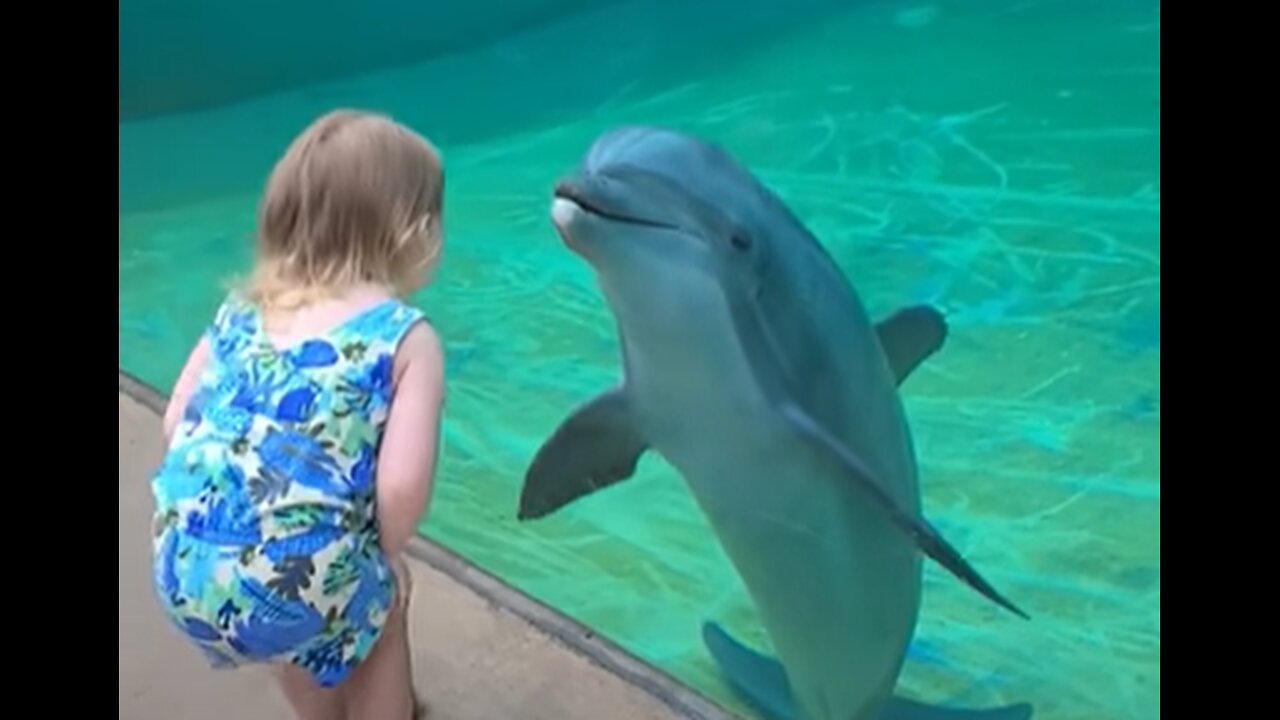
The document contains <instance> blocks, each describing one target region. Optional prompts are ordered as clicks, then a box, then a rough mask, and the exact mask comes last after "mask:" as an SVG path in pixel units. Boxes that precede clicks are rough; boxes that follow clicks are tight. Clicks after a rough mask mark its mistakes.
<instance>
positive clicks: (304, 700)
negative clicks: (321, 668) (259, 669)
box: [275, 664, 346, 720]
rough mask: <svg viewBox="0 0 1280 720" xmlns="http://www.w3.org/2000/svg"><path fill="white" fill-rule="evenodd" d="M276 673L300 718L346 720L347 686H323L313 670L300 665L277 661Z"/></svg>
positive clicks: (306, 719)
mask: <svg viewBox="0 0 1280 720" xmlns="http://www.w3.org/2000/svg"><path fill="white" fill-rule="evenodd" d="M275 675H276V680H277V681H278V682H279V683H280V690H281V691H282V692H284V696H285V699H287V700H288V701H289V705H290V707H292V708H293V714H294V715H296V716H297V717H298V720H343V719H344V718H345V717H346V714H345V711H346V705H345V695H346V688H345V687H342V686H340V687H336V688H324V687H320V686H319V685H317V684H316V681H315V679H314V678H312V677H311V674H310V673H308V672H307V671H306V670H303V669H302V668H300V667H298V666H296V665H289V664H284V665H277V666H276V667H275Z"/></svg>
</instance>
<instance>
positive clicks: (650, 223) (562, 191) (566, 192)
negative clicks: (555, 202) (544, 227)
mask: <svg viewBox="0 0 1280 720" xmlns="http://www.w3.org/2000/svg"><path fill="white" fill-rule="evenodd" d="M552 194H553V196H554V197H557V198H561V199H564V200H568V201H569V202H572V203H573V204H575V205H577V206H578V207H579V208H581V209H582V211H583V212H587V213H590V214H592V215H595V216H597V217H601V218H604V219H606V220H612V221H614V222H620V223H627V224H629V225H644V226H647V227H654V228H662V229H665V230H675V229H677V228H676V226H675V225H672V224H671V223H664V222H658V221H656V220H648V219H645V218H642V217H638V216H635V215H628V214H626V213H623V212H620V211H618V210H615V209H613V208H610V207H607V206H605V205H604V204H603V203H602V201H601V200H600V198H599V197H598V196H597V197H593V196H592V195H591V194H590V193H588V192H585V191H584V190H583V189H582V186H581V185H579V184H577V183H574V182H572V181H569V180H561V181H559V182H557V183H556V185H555V189H554V190H553V192H552Z"/></svg>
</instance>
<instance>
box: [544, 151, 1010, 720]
mask: <svg viewBox="0 0 1280 720" xmlns="http://www.w3.org/2000/svg"><path fill="white" fill-rule="evenodd" d="M551 216H552V221H553V223H554V224H555V226H556V228H557V229H558V231H559V233H560V235H561V237H562V238H563V240H564V242H565V243H566V245H568V246H569V248H570V249H571V250H573V251H574V252H575V253H577V254H578V255H579V256H581V257H582V258H583V259H584V260H585V261H586V262H587V263H589V264H590V266H591V267H592V268H593V270H594V271H595V274H596V277H597V281H598V283H599V286H600V288H601V291H602V292H603V294H604V297H605V300H606V302H607V304H608V306H609V308H610V309H611V310H612V312H613V315H614V318H615V321H616V324H617V330H618V338H619V343H620V346H621V347H620V349H621V355H622V365H623V377H622V380H621V382H620V383H619V384H618V385H616V386H614V387H613V388H610V389H607V390H606V391H604V392H602V393H601V394H600V395H597V396H596V397H595V398H593V399H591V400H589V401H588V402H586V403H585V404H583V405H582V406H581V407H579V408H578V409H577V410H575V411H574V412H573V413H572V414H570V415H569V417H568V418H566V419H565V420H564V421H563V423H562V424H561V425H560V426H559V427H558V428H557V429H556V430H555V432H554V433H553V434H552V435H551V436H550V437H549V438H548V439H547V441H546V442H545V443H544V444H543V446H542V447H541V448H540V449H539V450H538V452H537V454H536V455H535V457H534V459H533V461H532V463H531V465H530V467H529V470H528V473H527V476H526V478H525V485H524V488H523V490H522V493H521V498H520V509H519V517H520V518H521V519H525V520H527V519H531V518H537V517H542V516H545V515H548V514H550V513H552V512H554V511H556V510H557V509H559V508H561V507H563V506H565V505H566V504H568V503H570V502H573V501H574V500H576V499H578V498H581V497H583V496H584V495H587V494H589V493H591V492H593V491H595V490H597V489H599V488H602V487H606V486H609V485H612V484H614V483H617V482H620V481H622V480H624V479H626V478H629V477H630V476H631V475H632V474H633V473H634V472H635V468H636V465H637V462H638V461H639V459H640V456H641V455H642V454H643V453H644V452H645V451H646V450H650V449H652V450H654V451H655V452H657V453H658V454H659V455H661V456H662V457H663V458H664V459H666V460H667V461H668V462H669V463H670V464H671V465H672V466H673V467H674V468H675V469H676V470H678V471H679V472H680V474H681V475H682V476H683V477H684V479H685V482H686V484H687V486H688V488H689V490H690V492H691V493H692V494H693V496H694V498H695V499H696V501H697V503H698V506H699V507H700V508H701V510H702V512H703V513H704V514H705V515H706V517H707V519H708V521H709V522H710V525H711V528H712V529H713V530H714V531H715V533H716V535H717V537H718V538H719V540H720V542H721V544H722V545H723V547H724V549H725V551H726V553H727V554H728V556H729V558H730V559H731V561H732V563H733V565H734V567H735V569H736V570H737V572H738V573H739V575H740V576H741V577H742V579H743V582H744V584H745V585H746V587H747V590H748V592H749V593H750V596H751V598H752V601H753V602H754V604H755V606H756V609H757V610H758V612H759V615H760V618H761V620H762V622H763V625H764V627H765V629H766V630H767V631H768V633H769V638H770V640H771V641H772V644H773V646H774V648H775V650H776V652H777V655H778V659H777V660H774V659H772V658H768V657H765V656H763V655H760V654H759V653H756V652H754V651H752V650H749V649H747V648H746V647H743V646H742V645H740V644H739V643H737V642H736V641H735V640H733V639H732V638H731V637H729V635H728V634H727V633H725V632H724V630H722V629H721V628H720V627H719V626H717V625H715V624H713V623H708V624H706V625H705V626H704V628H703V640H704V642H705V644H706V645H707V648H708V650H709V651H710V652H711V655H712V657H713V658H714V659H715V660H716V662H717V664H718V665H719V667H720V669H721V671H722V672H723V673H724V674H725V676H726V677H727V679H728V681H729V682H730V684H731V685H732V686H733V687H734V688H735V690H736V691H737V692H738V693H739V694H740V695H741V696H742V697H743V698H744V699H745V700H746V701H747V702H749V703H751V704H752V705H753V706H755V707H756V708H757V709H758V710H759V711H761V712H762V713H764V714H765V715H766V716H768V717H771V718H776V719H777V720H943V719H950V720H1014V719H1022V718H1028V717H1030V716H1031V708H1030V706H1029V705H1026V704H1018V705H1011V706H1007V707H1000V708H993V709H985V710H962V709H949V708H942V707H935V706H930V705H925V704H922V703H918V702H913V701H910V700H906V699H903V698H900V697H894V696H893V689H894V686H895V684H896V682H897V677H898V674H899V672H900V671H901V668H902V664H903V661H904V658H905V655H906V650H907V646H908V644H909V642H910V639H911V636H912V633H913V631H914V628H915V624H916V618H917V613H918V611H919V606H920V592H921V575H922V562H923V561H922V554H921V552H920V551H923V554H925V555H928V556H929V557H931V558H933V559H935V560H936V561H937V562H939V563H941V564H942V565H943V566H944V567H945V568H946V569H947V570H949V571H950V572H951V573H953V574H955V575H956V576H957V577H959V578H961V579H962V580H963V581H964V582H966V583H968V584H969V585H970V586H972V587H974V588H975V589H977V590H978V591H979V592H981V593H982V594H983V595H984V596H986V597H987V598H989V599H991V600H993V601H994V602H996V603H999V604H1000V605H1001V606H1003V607H1005V608H1007V609H1009V610H1011V611H1012V612H1014V613H1017V614H1019V615H1021V616H1023V617H1026V616H1025V615H1024V614H1023V613H1022V611H1021V610H1019V609H1018V608H1016V607H1015V606H1014V605H1013V604H1012V603H1010V602H1009V601H1008V600H1006V599H1005V598H1004V597H1002V596H1001V595H1000V594H999V593H998V592H997V591H996V590H995V589H994V588H993V587H992V586H991V585H990V584H989V583H987V582H986V581H985V580H984V579H983V578H982V577H981V576H980V575H979V574H978V572H977V571H976V570H974V569H973V568H972V567H971V566H970V565H969V563H968V562H966V561H965V560H964V558H962V557H961V556H960V554H959V552H957V551H956V550H955V549H954V548H953V547H952V546H951V545H950V544H949V543H948V542H947V541H946V540H945V539H944V538H943V537H942V536H941V535H940V534H939V533H938V532H937V531H936V530H935V529H933V527H931V526H930V524H929V523H928V522H927V521H926V520H925V519H924V518H923V517H922V514H921V501H920V490H919V478H918V470H917V467H916V460H915V451H914V447H913V445H912V439H911V432H910V429H909V427H908V424H907V420H906V417H905V413H904V410H903V406H902V403H901V400H900V398H899V395H898V384H899V383H900V382H901V381H902V380H903V379H904V378H905V377H907V375H908V374H909V373H910V372H911V371H912V370H913V369H914V368H915V367H916V366H917V365H918V364H919V363H920V362H921V361H923V360H924V359H925V358H926V357H927V356H929V355H931V354H932V353H933V352H935V351H936V350H937V349H938V348H939V347H940V346H941V344H942V342H943V339H944V337H945V335H946V323H945V321H944V319H943V317H942V315H941V314H940V313H939V312H938V311H936V310H934V309H932V308H928V307H923V306H916V307H910V308H906V309H903V310H900V311H899V312H897V313H896V314H894V315H892V316H890V317H889V318H888V319H886V320H884V321H882V322H880V323H873V322H872V321H871V319H870V318H869V317H868V314H867V311H866V310H865V308H864V307H863V304H862V301H861V300H860V299H859V298H858V295H857V294H856V292H855V291H854V289H853V288H852V286H851V285H850V284H849V282H848V281H847V280H846V278H845V277H844V274H843V273H842V272H841V271H840V269H839V267H838V266H837V265H836V264H835V263H834V262H833V260H832V259H831V257H830V256H829V255H828V254H827V253H826V251H825V250H824V249H823V247H822V245H821V244H820V243H819V242H818V240H817V239H816V238H815V237H814V236H813V235H812V234H811V233H810V232H809V231H808V230H807V229H806V228H805V227H804V225H803V224H802V223H801V222H800V221H799V220H798V219H797V218H796V217H795V216H794V215H793V214H792V213H791V212H790V210H789V209H788V208H787V207H786V206H785V205H784V204H783V203H782V201H781V200H780V199H779V198H778V197H777V196H776V195H775V194H774V193H773V192H771V191H770V190H769V189H768V188H766V187H765V186H764V185H763V184H762V183H760V182H759V181H758V180H757V179H756V178H755V177H754V176H753V175H752V174H751V173H749V172H748V171H747V170H746V169H744V168H742V167H741V166H740V165H739V164H738V163H737V162H736V161H735V160H734V159H733V158H732V157H731V156H730V155H729V154H728V153H727V152H725V151H724V150H723V149H721V148H719V147H718V146H715V145H712V144H710V143H707V142H703V141H701V140H699V139H697V138H694V137H690V136H688V135H684V134H681V133H678V132H675V131H672V130H667V129H662V128H652V127H622V128H617V129H614V130H611V131H609V132H606V133H605V134H603V135H602V136H600V137H599V138H597V140H596V141H595V143H594V144H593V145H592V146H591V148H590V149H589V151H588V152H587V154H586V157H585V158H584V159H583V160H582V163H581V165H580V167H579V168H578V170H577V172H576V173H575V174H574V175H573V176H572V177H569V178H567V179H564V180H562V181H560V182H559V183H557V185H556V188H555V196H554V199H553V201H552V208H551Z"/></svg>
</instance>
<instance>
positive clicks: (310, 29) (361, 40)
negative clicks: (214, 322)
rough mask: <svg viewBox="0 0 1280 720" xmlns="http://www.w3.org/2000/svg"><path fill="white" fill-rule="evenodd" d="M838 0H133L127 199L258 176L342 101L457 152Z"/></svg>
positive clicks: (124, 175) (124, 36)
mask: <svg viewBox="0 0 1280 720" xmlns="http://www.w3.org/2000/svg"><path fill="white" fill-rule="evenodd" d="M844 6H847V3H844V2H840V0H787V1H785V2H784V1H783V0H758V1H756V2H750V3H741V2H738V1H737V0H701V1H700V2H697V3H688V2H683V1H682V0H630V1H621V0H618V1H614V0H597V1H595V2H584V1H583V0H473V1H472V2H467V3H412V2H408V1H407V0H397V1H396V2H390V3H379V4H373V5H365V4H338V3H329V2H321V3H319V4H310V3H309V4H307V5H305V6H304V5H303V4H302V3H299V2H295V1H294V0H287V1H280V2H276V3H274V4H272V5H271V6H269V7H266V8H264V7H263V6H261V5H253V4H250V3H248V2H245V0H234V1H232V2H229V3H210V2H197V1H195V0H192V1H190V2H184V3H182V4H181V5H175V6H171V5H170V4H161V3H157V2H156V0H125V1H124V2H122V4H121V6H120V115H121V122H120V196H119V198H120V212H137V211H145V210H153V209H158V208H163V207H173V206H177V205H183V204H186V203H190V202H192V201H193V200H205V199H208V198H211V197H219V196H226V195H232V194H243V193H245V192H252V191H254V190H256V185H257V184H258V183H259V182H260V181H261V179H262V177H263V176H264V175H265V173H266V171H267V170H268V168H269V167H270V163H271V162H272V160H273V159H274V157H275V155H276V153H278V152H279V151H280V148H282V147H283V146H284V144H285V143H286V142H288V139H289V137H290V136H292V135H293V134H295V133H296V132H297V131H298V130H299V129H300V128H301V127H302V126H304V125H305V124H306V123H307V122H309V121H310V120H311V119H312V118H313V117H314V116H316V115H318V114H320V113H322V112H325V111H326V110H329V109H331V108H332V107H334V106H335V105H339V104H342V105H363V106H366V107H371V108H374V109H377V110H380V111H383V112H388V113H391V114H393V115H395V116H397V117H400V118H404V119H406V120H408V121H410V122H411V123H413V124H414V125H415V127H417V128H419V129H420V130H421V131H422V132H425V133H427V134H429V135H430V136H431V138H432V139H433V140H434V141H435V142H436V143H437V144H440V145H441V146H442V147H444V148H445V149H446V150H447V149H448V148H449V147H450V146H453V145H457V144H461V143H470V142H476V141H480V140H483V139H485V138H487V137H493V136H497V135H501V134H503V133H504V132H512V131H514V130H517V129H525V128H528V127H530V126H531V125H537V124H543V125H547V124H555V123H557V122H565V121H568V120H571V119H574V118H578V117H580V116H581V115H582V114H583V113H586V112H594V111H598V110H599V108H600V107H601V106H602V105H607V104H608V103H609V102H610V101H613V100H618V99H621V98H623V97H626V96H630V95H633V94H637V93H642V92H644V91H645V90H646V89H650V88H655V87H664V86H668V85H670V83H671V81H672V79H673V75H674V76H675V79H685V80H686V81H688V80H692V79H694V78H696V77H697V76H698V75H699V74H700V73H702V72H704V71H705V70H706V69H707V68H708V66H715V65H717V64H723V63H726V62H730V61H731V60H732V59H733V58H734V57H735V56H738V55H740V54H741V53H743V52H748V51H751V50H754V49H757V48H758V47H759V46H760V45H761V44H764V43H769V42H776V41H777V40H779V39H780V38H781V37H782V36H783V35H784V33H785V32H786V31H787V30H788V29H791V28H799V27H803V26H806V25H810V24H813V23H819V22H821V20H822V19H823V18H824V17H826V16H828V15H829V14H830V13H832V12H833V11H835V10H838V9H840V8H841V7H844ZM304 7H305V10H304ZM304 12H305V22H303V21H302V20H301V19H300V18H301V17H303V14H304ZM357 16H358V21H357V20H355V19H353V18H355V17H357ZM499 18H500V19H499ZM602 27H607V28H616V29H617V32H616V33H613V32H610V33H602V32H600V31H599V28H602ZM499 41H501V42H499ZM584 58H586V59H589V62H590V67H589V68H587V67H584V66H583V62H584ZM356 76H359V77H356ZM460 77H466V78H467V81H466V82H465V83H464V82H459V81H458V78H460ZM406 85H407V86H411V87H413V88H415V90H414V91H413V92H406V91H405V86H406ZM389 90H390V91H389ZM267 92H270V93H271V94H269V95H267V94H264V93H267ZM388 98H395V100H393V101H392V102H387V99H388ZM195 110H199V111H200V112H198V113H195V112H193V111H195ZM244 117H252V118H254V122H253V123H252V125H250V127H252V132H250V133H246V132H245V127H246V124H245V123H244V122H242V121H241V120H242V119H243V118H244Z"/></svg>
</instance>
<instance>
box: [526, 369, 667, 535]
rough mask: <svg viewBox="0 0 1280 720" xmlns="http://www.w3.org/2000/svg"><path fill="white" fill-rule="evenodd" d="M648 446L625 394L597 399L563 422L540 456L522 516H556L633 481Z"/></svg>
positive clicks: (532, 469)
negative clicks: (596, 494) (601, 491)
mask: <svg viewBox="0 0 1280 720" xmlns="http://www.w3.org/2000/svg"><path fill="white" fill-rule="evenodd" d="M647 446H648V444H647V442H646V441H645V439H644V437H643V436H641V434H640V433H639V431H637V430H636V427H635V423H634V422H633V420H632V414H631V404H630V401H629V400H628V398H627V394H626V391H625V389H623V388H615V389H613V390H610V391H608V392H604V393H601V394H600V395H597V396H596V397H594V398H593V399H591V400H589V401H588V402H586V403H585V404H583V405H582V406H580V407H579V408H578V409H577V410H575V411H574V412H573V413H572V414H570V415H569V417H568V418H566V419H565V420H564V422H562V423H560V427H558V428H556V431H555V432H554V433H552V434H551V437H550V438H548V439H547V441H546V442H545V443H543V445H542V447H541V448H539V449H538V452H537V454H536V455H534V457H533V462H532V463H531V464H530V465H529V471H528V472H527V473H526V474H525V478H524V488H523V489H522V490H521V492H520V510H519V512H518V514H517V517H518V518H519V519H521V520H528V519H531V518H540V517H542V516H544V515H550V514H551V513H553V512H555V511H556V510H559V509H560V508H562V507H564V506H565V505H568V504H569V503H571V502H573V501H574V500H577V499H578V498H580V497H582V496H584V495H590V494H591V493H593V492H595V491H596V490H599V489H600V488H603V487H608V486H610V485H613V484H614V483H617V482H619V481H622V480H625V479H627V478H629V477H631V475H632V474H633V473H634V472H635V471H636V464H637V463H638V462H639V461H640V455H641V454H642V453H644V451H645V448H646V447H647Z"/></svg>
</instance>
